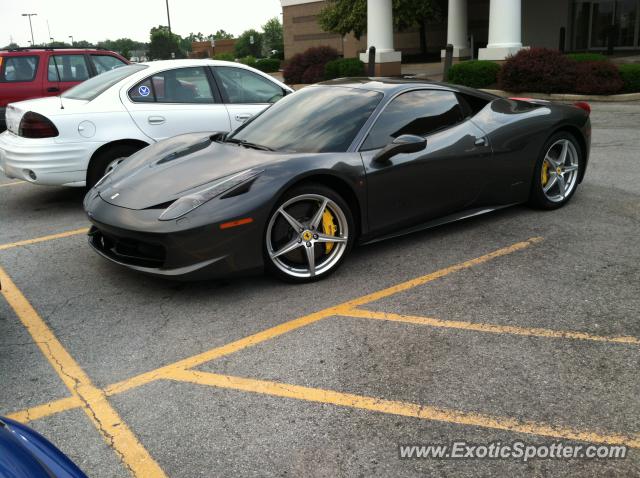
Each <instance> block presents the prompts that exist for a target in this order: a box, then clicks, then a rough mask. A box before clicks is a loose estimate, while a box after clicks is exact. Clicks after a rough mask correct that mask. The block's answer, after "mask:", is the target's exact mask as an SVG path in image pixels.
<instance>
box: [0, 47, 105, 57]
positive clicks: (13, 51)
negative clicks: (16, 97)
mask: <svg viewBox="0 0 640 478" xmlns="http://www.w3.org/2000/svg"><path fill="white" fill-rule="evenodd" d="M45 51H51V52H54V53H60V52H64V53H87V52H92V53H94V52H95V53H115V52H113V51H111V50H105V49H103V48H7V49H0V54H2V55H5V56H6V55H7V54H8V55H33V54H34V53H42V52H45Z"/></svg>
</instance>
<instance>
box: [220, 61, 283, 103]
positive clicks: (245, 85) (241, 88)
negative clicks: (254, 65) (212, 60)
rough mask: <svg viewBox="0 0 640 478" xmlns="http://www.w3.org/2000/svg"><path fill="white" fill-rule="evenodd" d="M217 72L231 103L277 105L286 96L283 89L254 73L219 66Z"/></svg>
mask: <svg viewBox="0 0 640 478" xmlns="http://www.w3.org/2000/svg"><path fill="white" fill-rule="evenodd" d="M216 72H217V74H218V78H219V79H220V81H221V82H222V87H223V88H224V90H225V91H226V93H227V98H228V101H229V103H275V102H276V101H278V100H279V99H281V98H282V97H283V96H284V91H282V88H280V87H279V86H278V85H276V84H275V83H273V82H271V81H269V80H268V79H266V78H263V77H262V76H260V75H256V74H255V73H253V72H252V71H248V70H245V69H242V68H233V67H228V66H218V67H216Z"/></svg>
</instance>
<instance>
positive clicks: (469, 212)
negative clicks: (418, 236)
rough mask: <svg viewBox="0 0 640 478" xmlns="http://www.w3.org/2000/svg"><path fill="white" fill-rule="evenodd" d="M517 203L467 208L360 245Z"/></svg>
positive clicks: (479, 214) (460, 219) (497, 209)
mask: <svg viewBox="0 0 640 478" xmlns="http://www.w3.org/2000/svg"><path fill="white" fill-rule="evenodd" d="M516 204H520V203H518V202H515V203H511V204H506V205H502V206H492V207H481V208H475V209H466V210H464V211H460V212H456V213H454V214H449V215H448V216H443V217H440V218H438V219H433V220H431V221H427V222H424V223H422V224H418V225H415V226H411V227H408V228H405V229H401V230H399V231H395V232H392V233H390V234H385V235H384V236H379V237H376V238H374V239H371V240H366V241H363V242H361V243H360V245H367V244H374V243H376V242H380V241H386V240H387V239H392V238H394V237H400V236H406V235H407V234H412V233H414V232H419V231H424V230H426V229H432V228H434V227H438V226H442V225H443V224H449V223H451V222H457V221H462V220H463V219H468V218H470V217H475V216H481V215H483V214H487V213H489V212H493V211H499V210H500V209H504V208H507V207H511V206H515V205H516Z"/></svg>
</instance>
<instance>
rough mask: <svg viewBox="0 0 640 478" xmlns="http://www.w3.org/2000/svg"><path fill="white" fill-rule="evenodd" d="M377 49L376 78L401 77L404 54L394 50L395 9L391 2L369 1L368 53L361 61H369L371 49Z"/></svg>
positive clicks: (383, 0)
mask: <svg viewBox="0 0 640 478" xmlns="http://www.w3.org/2000/svg"><path fill="white" fill-rule="evenodd" d="M372 46H375V47H376V58H375V61H376V68H375V74H376V76H394V75H400V62H401V60H402V54H401V53H400V52H399V51H395V50H394V49H393V9H392V5H391V0H367V52H365V53H361V54H360V59H361V60H362V61H363V62H365V63H367V62H368V61H369V47H372Z"/></svg>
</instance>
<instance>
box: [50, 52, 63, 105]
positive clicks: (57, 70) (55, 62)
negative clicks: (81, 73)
mask: <svg viewBox="0 0 640 478" xmlns="http://www.w3.org/2000/svg"><path fill="white" fill-rule="evenodd" d="M51 58H53V64H54V65H55V67H56V78H58V93H60V94H59V95H58V98H59V99H60V109H61V110H63V109H64V105H63V104H62V92H61V91H60V70H59V69H58V61H57V60H56V56H55V55H51Z"/></svg>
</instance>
